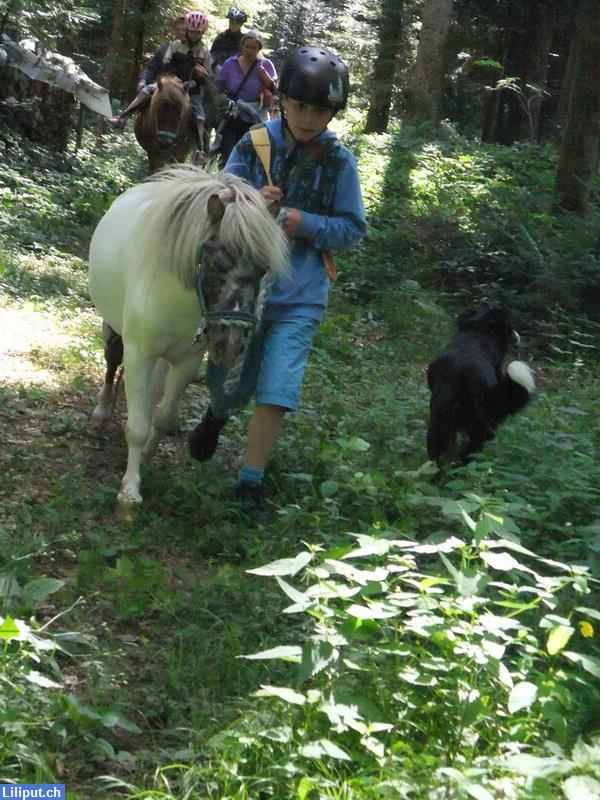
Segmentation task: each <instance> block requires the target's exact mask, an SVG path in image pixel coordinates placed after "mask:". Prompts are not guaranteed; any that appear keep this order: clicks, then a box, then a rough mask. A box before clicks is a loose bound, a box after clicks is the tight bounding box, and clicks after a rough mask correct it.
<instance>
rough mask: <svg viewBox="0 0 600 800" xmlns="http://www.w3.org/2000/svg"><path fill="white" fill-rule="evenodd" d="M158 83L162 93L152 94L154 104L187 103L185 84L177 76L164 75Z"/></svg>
mask: <svg viewBox="0 0 600 800" xmlns="http://www.w3.org/2000/svg"><path fill="white" fill-rule="evenodd" d="M158 83H159V88H160V91H158V92H153V94H152V100H154V104H156V103H161V102H171V103H183V102H184V101H185V93H184V90H183V82H182V81H181V80H180V79H179V78H178V77H177V75H162V76H161V77H160V78H159V79H158Z"/></svg>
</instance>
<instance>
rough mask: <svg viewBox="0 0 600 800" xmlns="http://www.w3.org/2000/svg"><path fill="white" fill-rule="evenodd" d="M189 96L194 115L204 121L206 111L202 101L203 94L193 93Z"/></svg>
mask: <svg viewBox="0 0 600 800" xmlns="http://www.w3.org/2000/svg"><path fill="white" fill-rule="evenodd" d="M189 98H190V105H191V107H192V112H193V114H194V117H195V118H196V119H200V120H203V121H204V120H205V119H206V112H205V110H204V103H203V102H202V95H201V94H191V95H189Z"/></svg>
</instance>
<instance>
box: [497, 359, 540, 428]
mask: <svg viewBox="0 0 600 800" xmlns="http://www.w3.org/2000/svg"><path fill="white" fill-rule="evenodd" d="M535 388H536V387H535V378H534V375H533V370H532V369H531V367H529V366H528V365H527V364H525V362H524V361H511V362H510V364H509V365H508V367H507V368H506V375H505V376H504V377H503V378H502V379H501V380H500V381H499V382H498V383H497V384H496V386H495V387H494V388H493V390H492V393H493V398H490V400H491V401H492V406H493V408H495V409H496V410H497V411H498V415H499V417H500V418H505V417H507V416H508V415H509V414H516V413H517V411H520V410H521V409H522V408H524V407H525V406H526V405H527V403H528V402H529V401H530V399H531V397H532V395H533V394H534V392H535Z"/></svg>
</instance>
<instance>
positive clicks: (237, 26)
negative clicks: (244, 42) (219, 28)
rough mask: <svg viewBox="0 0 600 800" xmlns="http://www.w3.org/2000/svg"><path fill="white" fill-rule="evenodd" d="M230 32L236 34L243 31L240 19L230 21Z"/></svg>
mask: <svg viewBox="0 0 600 800" xmlns="http://www.w3.org/2000/svg"><path fill="white" fill-rule="evenodd" d="M229 30H230V31H233V32H234V33H237V32H238V31H241V30H242V23H241V22H240V21H239V19H230V20H229Z"/></svg>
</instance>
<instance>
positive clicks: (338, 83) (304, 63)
mask: <svg viewBox="0 0 600 800" xmlns="http://www.w3.org/2000/svg"><path fill="white" fill-rule="evenodd" d="M278 87H279V92H280V93H281V94H285V95H287V96H288V97H291V98H293V99H294V100H300V101H301V102H302V103H310V104H311V105H315V106H322V107H323V108H330V109H331V110H332V111H333V113H334V114H336V113H337V112H338V111H341V110H342V109H343V108H345V106H346V101H347V99H348V90H349V88H350V80H349V77H348V69H347V67H346V65H345V64H344V63H343V62H342V61H340V59H339V58H338V57H337V56H336V55H334V54H333V53H330V52H329V50H323V49H322V48H320V47H309V46H303V47H298V48H297V49H296V50H293V51H292V52H291V53H290V54H289V56H288V57H287V58H286V60H285V62H284V63H283V66H282V67H281V73H280V75H279V84H278Z"/></svg>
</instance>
